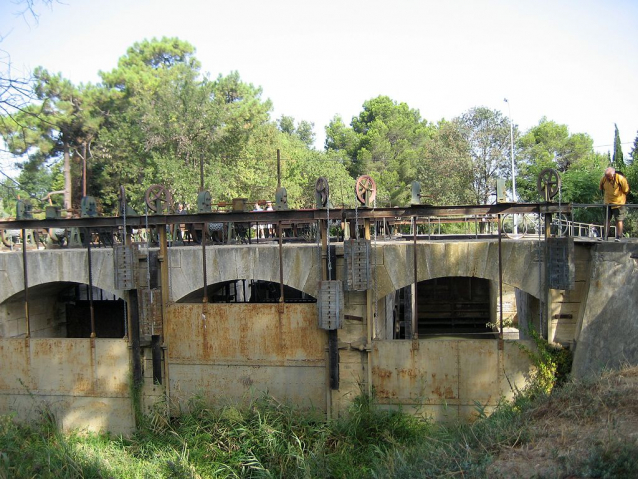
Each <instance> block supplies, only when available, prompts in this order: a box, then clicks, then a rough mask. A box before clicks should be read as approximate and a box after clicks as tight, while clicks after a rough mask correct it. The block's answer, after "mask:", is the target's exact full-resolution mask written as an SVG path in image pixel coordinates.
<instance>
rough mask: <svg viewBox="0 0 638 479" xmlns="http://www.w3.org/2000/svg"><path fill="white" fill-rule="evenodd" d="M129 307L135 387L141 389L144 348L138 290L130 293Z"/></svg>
mask: <svg viewBox="0 0 638 479" xmlns="http://www.w3.org/2000/svg"><path fill="white" fill-rule="evenodd" d="M129 307H130V314H129V318H130V320H131V329H130V340H131V350H132V354H133V385H134V386H135V387H139V386H141V385H142V379H143V378H142V357H141V356H142V353H141V351H142V348H141V345H140V313H139V301H138V296H137V290H136V289H132V290H131V291H129Z"/></svg>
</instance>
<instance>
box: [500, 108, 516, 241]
mask: <svg viewBox="0 0 638 479" xmlns="http://www.w3.org/2000/svg"><path fill="white" fill-rule="evenodd" d="M503 101H504V102H505V103H507V112H508V116H509V118H510V159H511V160H512V202H513V203H516V173H515V171H514V123H513V122H512V109H511V107H510V102H509V101H508V100H507V98H503ZM513 216H514V231H513V233H514V234H515V235H517V234H518V218H517V217H516V214H514V215H513Z"/></svg>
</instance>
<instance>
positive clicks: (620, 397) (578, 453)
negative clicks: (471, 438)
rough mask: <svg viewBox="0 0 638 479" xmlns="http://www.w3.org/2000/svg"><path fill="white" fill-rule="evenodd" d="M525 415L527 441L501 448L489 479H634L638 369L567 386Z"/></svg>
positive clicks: (636, 472) (637, 449) (637, 442)
mask: <svg viewBox="0 0 638 479" xmlns="http://www.w3.org/2000/svg"><path fill="white" fill-rule="evenodd" d="M524 415H525V423H526V424H527V428H528V429H529V437H530V440H529V441H528V442H527V443H525V444H524V445H522V446H519V447H504V448H502V449H501V450H500V452H499V453H498V454H497V456H496V458H495V460H494V461H493V462H492V464H491V465H490V466H489V467H488V469H487V474H488V477H507V478H532V477H536V478H542V477H547V478H550V477H552V478H553V477H610V478H611V477H613V478H619V477H638V368H636V367H633V368H628V369H624V370H622V371H617V372H611V373H606V374H604V375H603V376H602V377H601V378H600V379H599V380H597V381H595V382H574V383H570V384H568V385H566V386H565V387H564V388H562V389H561V390H558V391H555V393H554V394H552V395H551V396H550V397H549V398H548V399H547V400H545V401H543V402H542V403H539V404H538V405H537V406H535V407H532V408H530V409H529V410H527V411H526V412H525V413H524Z"/></svg>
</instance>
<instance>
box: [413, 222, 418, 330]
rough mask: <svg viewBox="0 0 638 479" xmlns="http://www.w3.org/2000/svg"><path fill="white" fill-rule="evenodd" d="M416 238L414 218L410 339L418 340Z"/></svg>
mask: <svg viewBox="0 0 638 479" xmlns="http://www.w3.org/2000/svg"><path fill="white" fill-rule="evenodd" d="M416 236H417V217H416V216H415V217H414V237H413V243H412V244H413V248H414V255H413V262H414V264H413V267H414V299H413V302H414V314H413V315H412V339H419V298H418V294H417V289H418V285H419V276H418V274H417V273H418V271H417V257H416Z"/></svg>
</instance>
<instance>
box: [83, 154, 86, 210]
mask: <svg viewBox="0 0 638 479" xmlns="http://www.w3.org/2000/svg"><path fill="white" fill-rule="evenodd" d="M83 153H84V156H83V157H82V160H83V161H82V198H84V197H85V196H86V142H85V143H84V151H83Z"/></svg>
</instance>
